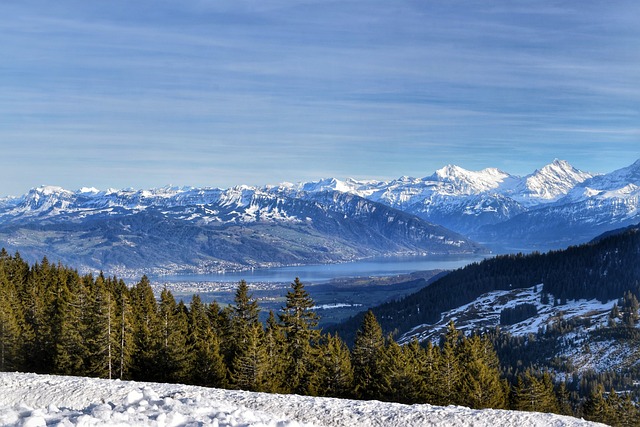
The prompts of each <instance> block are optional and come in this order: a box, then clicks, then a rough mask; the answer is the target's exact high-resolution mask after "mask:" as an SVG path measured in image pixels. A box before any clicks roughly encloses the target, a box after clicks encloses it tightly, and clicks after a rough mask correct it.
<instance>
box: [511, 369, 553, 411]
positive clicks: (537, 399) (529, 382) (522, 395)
mask: <svg viewBox="0 0 640 427" xmlns="http://www.w3.org/2000/svg"><path fill="white" fill-rule="evenodd" d="M513 406H514V409H517V410H520V411H533V412H555V413H557V412H558V401H557V399H556V395H555V393H554V390H553V382H552V380H551V376H550V375H549V374H548V373H546V372H545V373H544V374H543V375H542V378H537V377H536V376H535V375H534V374H533V372H532V371H531V370H530V369H527V370H526V371H525V373H524V374H523V375H520V376H518V380H517V384H516V387H515V389H514V392H513Z"/></svg>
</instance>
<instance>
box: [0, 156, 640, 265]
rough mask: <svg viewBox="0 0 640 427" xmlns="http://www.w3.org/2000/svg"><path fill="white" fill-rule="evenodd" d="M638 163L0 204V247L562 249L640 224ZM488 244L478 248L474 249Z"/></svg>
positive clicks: (58, 193) (214, 256) (336, 257)
mask: <svg viewBox="0 0 640 427" xmlns="http://www.w3.org/2000/svg"><path fill="white" fill-rule="evenodd" d="M639 195H640V160H639V161H636V162H635V163H634V164H632V165H630V166H628V167H626V168H623V169H619V170H617V171H613V172H611V173H608V174H604V175H595V174H591V173H588V172H583V171H580V170H578V169H576V168H574V167H573V166H571V165H570V164H569V163H567V162H566V161H562V160H554V161H553V162H552V163H551V164H549V165H546V166H544V167H542V168H540V169H539V170H536V171H534V172H533V173H531V174H529V175H526V176H522V177H521V176H516V175H511V174H509V173H506V172H503V171H501V170H498V169H495V168H488V169H484V170H481V171H468V170H466V169H463V168H461V167H458V166H453V165H448V166H445V167H443V168H441V169H439V170H437V171H436V172H435V173H433V174H432V175H429V176H427V177H424V178H411V177H401V178H399V179H396V180H392V181H377V180H367V181H357V180H353V179H347V180H344V181H342V180H338V179H335V178H329V179H323V180H319V181H315V182H306V183H298V184H290V183H283V184H280V185H275V186H264V187H249V186H237V187H233V188H229V189H218V188H193V187H165V188H160V189H154V190H114V189H109V190H105V191H99V190H97V189H94V188H83V189H81V190H78V191H68V190H65V189H62V188H59V187H51V186H43V187H39V188H35V189H32V190H31V191H29V192H28V193H27V194H25V195H23V196H20V197H6V198H3V199H0V244H2V246H4V247H5V248H6V249H7V250H9V251H19V252H20V253H21V255H22V256H23V257H24V258H26V259H28V260H33V261H37V260H39V259H41V258H42V257H43V256H47V257H49V258H51V259H53V260H56V261H57V260H59V261H61V262H63V263H66V264H70V265H75V266H78V268H79V269H81V270H98V269H103V270H105V271H109V272H113V273H114V274H119V275H124V276H126V275H139V274H140V273H151V274H163V273H179V272H202V273H206V272H212V271H219V270H223V269H242V268H251V267H268V266H281V265H295V264H308V263H328V262H343V261H349V260H354V259H359V258H364V257H371V256H384V255H391V254H401V253H402V254H406V253H412V254H417V253H419V254H433V253H437V254H448V253H457V254H459V253H482V252H488V251H490V250H493V251H495V252H505V251H513V250H522V251H531V250H546V249H555V248H563V247H566V246H568V245H573V244H578V243H582V242H585V241H588V240H590V239H592V238H593V237H594V236H596V235H599V234H601V233H603V232H606V231H608V230H611V229H615V228H619V227H625V226H629V225H631V224H634V223H637V222H639V221H640V211H639V210H638V207H639V206H640V201H639V197H638V196H639ZM477 242H480V243H477Z"/></svg>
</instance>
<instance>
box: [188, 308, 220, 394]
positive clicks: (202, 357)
mask: <svg viewBox="0 0 640 427" xmlns="http://www.w3.org/2000/svg"><path fill="white" fill-rule="evenodd" d="M188 348H189V349H190V350H191V356H192V357H191V360H190V374H189V382H190V383H193V384H197V385H201V386H208V387H224V386H226V384H227V381H226V371H227V368H226V365H225V363H224V359H223V357H222V355H221V353H220V340H219V338H218V336H217V334H215V332H214V331H213V328H212V326H211V322H210V321H209V317H208V315H207V307H205V305H204V304H203V303H202V300H201V299H200V297H199V296H198V295H194V296H193V297H192V299H191V304H190V309H189V336H188Z"/></svg>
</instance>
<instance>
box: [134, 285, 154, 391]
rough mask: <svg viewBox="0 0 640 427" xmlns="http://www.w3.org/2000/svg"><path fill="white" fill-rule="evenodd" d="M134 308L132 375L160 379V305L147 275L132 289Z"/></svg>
mask: <svg viewBox="0 0 640 427" xmlns="http://www.w3.org/2000/svg"><path fill="white" fill-rule="evenodd" d="M131 307H132V308H133V319H134V320H133V334H134V335H133V339H134V344H135V348H136V351H135V353H134V355H133V363H132V366H131V376H132V378H133V379H135V380H142V381H144V380H149V381H153V380H158V379H160V373H159V372H158V365H157V363H158V356H159V350H160V320H159V317H158V305H157V302H156V299H155V296H154V295H153V290H152V289H151V283H149V279H148V278H147V276H142V278H141V279H140V281H139V282H138V283H137V284H136V285H135V286H134V287H133V288H132V289H131Z"/></svg>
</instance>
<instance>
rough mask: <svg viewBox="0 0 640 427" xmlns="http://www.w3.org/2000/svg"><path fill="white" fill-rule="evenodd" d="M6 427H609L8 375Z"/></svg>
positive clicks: (0, 401)
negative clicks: (134, 426) (133, 426)
mask: <svg viewBox="0 0 640 427" xmlns="http://www.w3.org/2000/svg"><path fill="white" fill-rule="evenodd" d="M0 425H3V426H33V427H36V426H38V427H39V426H60V427H67V426H130V425H137V426H203V425H207V426H209V425H210V426H218V427H223V426H245V427H248V426H274V427H302V426H349V427H358V426H368V427H369V426H371V427H373V426H380V427H382V426H385V427H386V426H389V427H394V426H397V427H411V426H452V427H455V426H474V427H497V426H520V427H543V426H544V427H547V426H554V427H561V426H565V427H581V426H585V427H586V426H602V425H603V424H597V423H591V422H587V421H584V420H580V419H577V418H572V417H566V416H560V415H554V414H542V413H535V412H516V411H504V410H492V409H486V410H472V409H468V408H463V407H456V406H448V407H441V406H431V405H402V404H398V403H383V402H378V401H357V400H343V399H332V398H317V397H315V398H314V397H305V396H297V395H277V394H266V393H251V392H244V391H229V390H220V389H213V388H203V387H195V386H185V385H175V384H158V383H142V382H132V381H118V380H115V381H110V380H101V379H90V378H81V377H60V376H50V375H36V374H20V373H0Z"/></svg>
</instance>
